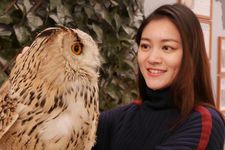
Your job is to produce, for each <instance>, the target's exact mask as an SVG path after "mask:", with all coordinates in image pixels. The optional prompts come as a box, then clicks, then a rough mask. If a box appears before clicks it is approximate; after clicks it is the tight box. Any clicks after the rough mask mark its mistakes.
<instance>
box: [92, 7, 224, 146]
mask: <svg viewBox="0 0 225 150" xmlns="http://www.w3.org/2000/svg"><path fill="white" fill-rule="evenodd" d="M136 41H137V44H138V45H139V49H138V54H137V60H138V65H139V92H140V101H134V102H133V103H132V104H128V105H125V106H121V107H119V108H116V109H113V110H110V111H106V112H103V113H102V114H101V115H100V120H99V126H98V130H97V141H96V145H95V147H94V148H93V149H94V150H151V149H154V150H175V149H176V150H195V149H198V150H200V149H201V150H204V149H207V150H222V149H223V144H224V137H225V128H224V121H223V118H222V115H220V113H219V112H218V111H217V110H216V109H215V104H214V101H213V100H214V98H213V93H212V86H211V79H210V70H209V63H208V59H207V55H206V50H205V45H204V40H203V33H202V30H201V27H200V23H199V21H198V19H197V17H196V16H195V15H194V13H193V12H192V11H191V10H190V9H188V8H187V7H186V6H183V5H181V4H174V5H164V6H161V7H160V8H158V9H156V10H155V11H154V12H153V13H152V14H151V15H150V16H148V17H147V18H146V19H145V20H144V21H143V23H142V25H141V26H140V28H139V30H138V32H137V37H136Z"/></svg>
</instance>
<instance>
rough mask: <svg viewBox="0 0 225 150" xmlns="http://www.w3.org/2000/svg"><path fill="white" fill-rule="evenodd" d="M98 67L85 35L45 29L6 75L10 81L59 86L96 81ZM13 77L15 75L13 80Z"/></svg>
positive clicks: (96, 54) (93, 47) (95, 51)
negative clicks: (78, 81) (32, 81)
mask: <svg viewBox="0 0 225 150" xmlns="http://www.w3.org/2000/svg"><path fill="white" fill-rule="evenodd" d="M99 67H100V56H99V49H98V47H97V44H96V43H95V42H94V40H93V39H92V37H91V36H90V35H88V34H87V33H85V32H83V31H81V30H79V29H72V28H67V27H62V26H59V27H52V28H47V29H45V30H44V31H42V32H41V33H39V34H38V35H37V37H36V39H35V41H34V42H33V43H32V44H31V46H30V48H29V49H28V51H26V52H25V53H24V54H23V56H22V57H21V59H19V60H18V62H16V65H15V67H14V69H13V70H12V73H11V75H10V77H11V79H12V80H19V77H21V79H23V80H27V79H36V78H38V79H41V80H43V81H44V82H50V83H53V82H55V83H57V84H63V83H65V82H67V81H75V80H92V79H94V80H96V78H98V70H99ZM16 74H19V75H17V76H16V77H15V75H16Z"/></svg>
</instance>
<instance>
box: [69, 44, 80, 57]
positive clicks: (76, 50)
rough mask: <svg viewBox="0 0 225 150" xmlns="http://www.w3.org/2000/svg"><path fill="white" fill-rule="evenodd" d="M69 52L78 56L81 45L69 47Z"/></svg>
mask: <svg viewBox="0 0 225 150" xmlns="http://www.w3.org/2000/svg"><path fill="white" fill-rule="evenodd" d="M71 51H72V52H73V53H74V54H75V55H80V54H81V53H82V44H81V43H75V44H73V45H72V46H71Z"/></svg>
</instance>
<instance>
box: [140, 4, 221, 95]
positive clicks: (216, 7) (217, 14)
mask: <svg viewBox="0 0 225 150" xmlns="http://www.w3.org/2000/svg"><path fill="white" fill-rule="evenodd" d="M221 1H222V0H219V1H218V0H213V12H212V13H213V15H212V44H211V45H212V47H211V75H212V82H213V91H214V94H215V98H216V97H217V95H216V91H217V63H218V62H217V60H218V59H217V55H218V37H219V36H225V29H223V24H222V7H221V6H222V4H221ZM176 2H177V0H157V1H156V0H145V1H144V13H145V16H147V15H149V14H150V13H151V12H152V11H153V10H155V9H156V8H157V7H159V6H161V5H164V4H173V3H176ZM223 8H224V7H223ZM223 11H225V10H223Z"/></svg>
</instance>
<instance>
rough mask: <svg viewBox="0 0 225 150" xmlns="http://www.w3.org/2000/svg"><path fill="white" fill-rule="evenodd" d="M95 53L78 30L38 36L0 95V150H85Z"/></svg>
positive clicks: (91, 135)
mask: <svg viewBox="0 0 225 150" xmlns="http://www.w3.org/2000/svg"><path fill="white" fill-rule="evenodd" d="M99 67H100V60H99V50H98V48H97V45H96V44H95V42H94V41H93V39H92V38H91V37H90V36H89V35H88V34H86V33H84V32H82V31H80V30H74V29H71V28H66V27H52V28H48V29H46V30H44V31H43V32H41V33H40V34H39V35H38V36H37V38H36V39H35V41H34V42H33V43H32V44H31V46H30V48H29V49H28V50H27V51H26V52H25V53H24V54H23V55H22V57H21V58H20V59H18V61H17V62H16V64H15V66H14V68H13V70H12V72H11V74H10V77H9V80H8V81H7V82H6V83H5V85H3V87H2V88H1V90H0V94H1V96H0V150H7V149H10V150H11V149H15V150H25V149H26V150H34V149H37V150H39V149H45V150H66V149H67V150H90V149H91V147H92V146H93V144H94V142H95V132H96V126H97V119H98V114H99V113H98V69H99Z"/></svg>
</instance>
